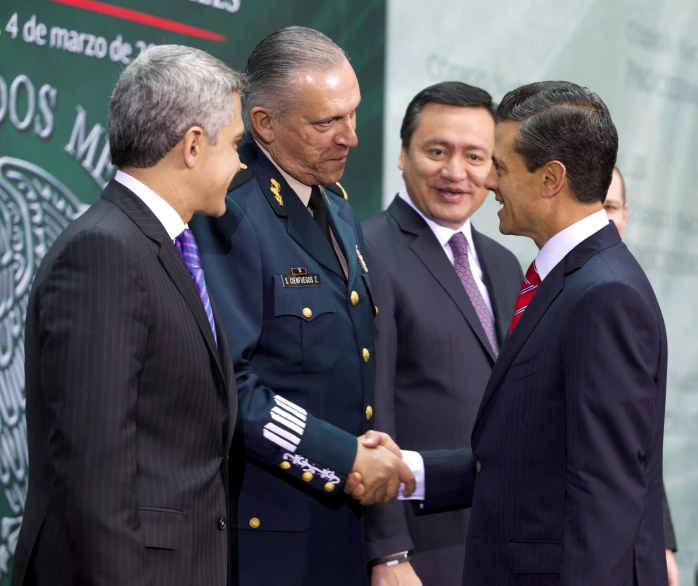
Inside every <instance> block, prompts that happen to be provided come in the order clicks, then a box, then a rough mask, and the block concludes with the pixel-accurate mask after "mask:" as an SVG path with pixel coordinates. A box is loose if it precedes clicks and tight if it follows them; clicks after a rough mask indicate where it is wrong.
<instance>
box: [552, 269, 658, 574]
mask: <svg viewBox="0 0 698 586" xmlns="http://www.w3.org/2000/svg"><path fill="white" fill-rule="evenodd" d="M568 328H569V329H568V336H567V344H566V348H565V350H564V355H563V365H564V372H565V397H564V400H565V404H566V420H567V488H566V492H567V508H566V518H565V528H564V541H563V559H562V571H561V582H560V583H561V584H562V585H563V586H588V585H589V584H620V583H621V582H624V581H625V579H626V574H625V572H626V571H627V570H626V567H625V563H626V561H625V560H627V556H628V552H629V551H632V549H633V543H634V540H635V538H636V536H637V534H638V531H639V529H640V523H641V521H642V519H643V516H644V515H645V510H646V506H647V504H646V497H647V494H648V491H650V490H651V487H650V486H647V480H646V479H647V478H650V479H652V478H654V480H653V482H654V483H661V471H660V470H653V469H647V462H657V461H659V462H661V458H650V455H651V450H652V449H653V447H654V446H655V440H656V434H657V429H658V425H657V417H659V416H661V414H660V413H657V410H656V405H657V403H660V401H659V400H658V397H657V393H658V390H657V384H656V383H655V380H654V377H655V375H656V371H657V368H658V356H659V355H660V350H661V343H662V342H661V334H660V329H659V325H658V323H657V318H656V314H655V312H654V311H653V309H652V308H650V307H649V305H648V304H647V303H646V302H645V300H644V299H643V297H642V296H641V294H640V293H639V292H638V291H637V289H635V288H634V287H632V286H630V285H624V284H621V283H617V282H615V283H607V284H603V285H599V286H595V287H593V288H591V289H589V290H588V291H586V292H585V293H584V294H583V295H582V296H581V298H580V299H579V300H578V302H577V303H576V305H575V307H574V308H573V310H572V314H571V316H570V321H569V326H568Z"/></svg>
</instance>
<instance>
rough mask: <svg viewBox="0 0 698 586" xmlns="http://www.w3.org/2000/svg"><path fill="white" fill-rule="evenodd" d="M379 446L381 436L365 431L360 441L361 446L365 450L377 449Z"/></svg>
mask: <svg viewBox="0 0 698 586" xmlns="http://www.w3.org/2000/svg"><path fill="white" fill-rule="evenodd" d="M380 444H381V434H380V433H378V432H375V431H367V432H366V433H365V434H364V436H363V438H362V439H361V445H362V446H364V447H365V448H377V447H378V446H379V445H380Z"/></svg>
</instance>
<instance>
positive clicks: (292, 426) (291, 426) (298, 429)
mask: <svg viewBox="0 0 698 586" xmlns="http://www.w3.org/2000/svg"><path fill="white" fill-rule="evenodd" d="M271 418H272V419H273V420H274V421H276V422H277V423H281V424H282V425H285V426H286V427H288V428H289V429H290V430H291V431H295V432H296V433H297V434H300V435H303V428H302V427H300V426H298V425H296V424H295V423H291V422H290V421H289V420H288V419H286V418H285V417H282V416H280V415H279V414H278V413H274V412H272V414H271Z"/></svg>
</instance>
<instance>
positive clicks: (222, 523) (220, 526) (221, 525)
mask: <svg viewBox="0 0 698 586" xmlns="http://www.w3.org/2000/svg"><path fill="white" fill-rule="evenodd" d="M227 526H228V521H227V520H226V518H225V517H221V518H220V519H218V529H219V530H220V531H223V530H224V529H225V528H226V527H227Z"/></svg>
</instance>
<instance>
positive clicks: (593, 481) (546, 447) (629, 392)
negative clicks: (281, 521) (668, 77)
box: [348, 82, 667, 586]
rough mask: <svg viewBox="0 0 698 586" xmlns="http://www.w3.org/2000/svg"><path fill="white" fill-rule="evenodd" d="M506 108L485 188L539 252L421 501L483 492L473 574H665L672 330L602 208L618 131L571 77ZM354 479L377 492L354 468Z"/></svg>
mask: <svg viewBox="0 0 698 586" xmlns="http://www.w3.org/2000/svg"><path fill="white" fill-rule="evenodd" d="M496 120H497V126H496V130H495V147H494V153H493V156H492V160H493V169H492V171H491V172H490V175H489V177H488V180H487V183H486V186H487V187H488V188H490V189H491V190H493V191H494V192H495V194H496V199H497V201H499V202H500V203H501V204H502V206H503V207H502V209H501V210H500V211H499V219H500V230H501V232H502V233H504V234H518V235H526V236H528V237H530V238H532V239H533V240H534V242H535V243H536V245H537V246H538V247H539V249H540V251H539V253H538V255H537V257H536V259H535V261H534V262H533V263H531V266H530V267H529V269H528V271H527V272H526V276H525V279H524V282H523V284H522V288H521V292H520V294H519V297H518V299H517V302H516V306H515V310H514V315H513V319H512V323H511V326H510V334H509V336H508V337H507V339H506V341H505V342H504V344H503V345H502V350H501V352H500V354H499V357H498V359H497V362H496V364H495V367H494V369H493V371H492V376H491V377H490V380H489V382H488V384H487V388H486V390H485V394H484V397H483V400H482V403H481V405H480V410H479V412H478V416H477V418H476V421H475V425H474V429H473V434H472V450H470V449H468V448H462V449H460V450H456V451H453V450H433V451H426V452H421V457H422V458H423V463H424V465H425V485H426V498H425V500H424V501H423V502H422V503H420V505H419V506H418V508H419V510H420V511H421V512H424V513H428V512H434V511H438V510H444V509H448V508H457V507H463V506H467V505H468V504H470V503H472V511H471V515H470V525H469V527H468V536H467V545H466V550H465V552H466V553H465V568H464V573H463V584H464V585H467V586H485V585H487V586H489V585H491V584H496V585H497V586H507V585H514V584H527V585H535V586H546V585H548V584H549V585H553V584H556V585H558V584H559V585H562V586H589V585H592V584H593V585H597V584H599V585H601V584H603V585H611V584H612V585H613V586H649V585H652V586H655V585H659V586H661V585H666V584H667V568H666V559H665V555H664V538H663V531H662V439H663V430H664V402H665V392H666V375H667V370H666V369H667V340H666V331H665V327H664V322H663V319H662V314H661V311H660V309H659V306H658V304H657V300H656V298H655V295H654V293H653V291H652V287H651V286H650V284H649V281H648V280H647V277H646V276H645V274H644V272H643V271H642V269H641V268H640V266H639V264H638V263H637V261H636V260H635V259H634V257H633V256H632V255H631V254H630V252H629V251H628V249H627V248H626V246H625V245H624V244H623V243H622V242H621V239H620V236H619V235H618V231H617V230H616V228H615V226H614V225H613V224H612V223H609V222H608V219H607V218H606V215H605V212H604V210H603V201H604V198H605V197H606V192H607V190H608V186H609V184H610V182H611V174H612V172H613V166H614V164H615V160H616V152H617V149H618V136H617V133H616V129H615V127H614V125H613V122H612V120H611V117H610V114H609V112H608V109H607V108H606V106H605V104H604V103H603V102H602V101H601V100H600V99H599V98H598V97H597V96H596V95H594V94H592V93H591V92H590V91H589V90H587V89H585V88H581V87H579V86H577V85H575V84H572V83H567V82H540V83H534V84H530V85H527V86H523V87H521V88H518V89H516V90H514V91H512V92H509V93H508V94H507V95H506V96H505V97H504V99H503V100H502V102H501V103H500V104H499V107H498V108H497V112H496ZM415 468H418V466H417V465H415ZM417 472H418V473H419V470H417ZM418 475H419V474H418ZM419 488H420V487H419V486H418V490H419ZM348 489H349V490H354V491H355V492H356V493H357V494H361V491H362V487H361V485H358V486H356V484H355V482H354V478H352V482H351V483H350V485H349V486H348Z"/></svg>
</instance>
